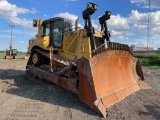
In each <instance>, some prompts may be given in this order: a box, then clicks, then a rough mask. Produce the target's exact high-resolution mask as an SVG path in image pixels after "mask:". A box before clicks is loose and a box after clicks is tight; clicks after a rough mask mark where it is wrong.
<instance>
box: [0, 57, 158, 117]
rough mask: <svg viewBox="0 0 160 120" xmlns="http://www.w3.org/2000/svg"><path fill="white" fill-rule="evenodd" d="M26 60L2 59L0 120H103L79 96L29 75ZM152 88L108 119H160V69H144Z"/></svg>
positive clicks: (119, 105) (112, 111) (124, 102)
mask: <svg viewBox="0 0 160 120" xmlns="http://www.w3.org/2000/svg"><path fill="white" fill-rule="evenodd" d="M26 63H27V61H26V60H24V59H17V60H4V59H0V120H71V119H73V120H103V119H105V118H103V117H102V116H101V115H99V114H98V113H96V112H95V111H93V110H92V109H90V108H89V107H87V106H86V105H85V104H83V103H82V102H80V100H79V99H78V96H77V95H75V94H72V93H70V92H68V91H66V90H65V89H62V88H60V87H58V86H56V85H49V84H45V83H41V82H37V81H35V80H33V79H31V78H27V77H26V75H25V66H26ZM143 71H144V75H145V78H146V80H145V81H146V82H147V83H148V84H150V85H151V86H152V88H151V89H147V90H140V91H138V92H136V93H134V94H132V95H130V96H128V97H127V98H125V99H124V100H122V101H120V102H119V103H117V104H115V105H114V106H111V107H110V108H109V109H108V110H107V111H108V117H107V119H108V120H160V69H151V68H147V67H143Z"/></svg>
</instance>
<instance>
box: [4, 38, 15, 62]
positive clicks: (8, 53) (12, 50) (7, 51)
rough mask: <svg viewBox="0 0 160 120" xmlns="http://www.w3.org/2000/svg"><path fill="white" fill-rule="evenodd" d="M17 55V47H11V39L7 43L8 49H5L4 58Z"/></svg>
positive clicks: (13, 57)
mask: <svg viewBox="0 0 160 120" xmlns="http://www.w3.org/2000/svg"><path fill="white" fill-rule="evenodd" d="M16 56H17V49H12V40H11V41H10V44H9V50H6V55H5V57H4V58H5V59H15V58H16Z"/></svg>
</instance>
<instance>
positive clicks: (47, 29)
mask: <svg viewBox="0 0 160 120" xmlns="http://www.w3.org/2000/svg"><path fill="white" fill-rule="evenodd" d="M41 29H42V30H41V31H42V34H43V36H47V35H50V24H43V25H42V28H41Z"/></svg>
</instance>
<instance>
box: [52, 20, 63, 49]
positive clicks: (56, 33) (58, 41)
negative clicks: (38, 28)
mask: <svg viewBox="0 0 160 120" xmlns="http://www.w3.org/2000/svg"><path fill="white" fill-rule="evenodd" d="M52 25H53V27H52V28H53V29H52V36H53V43H54V45H55V46H57V47H61V46H62V29H63V21H57V22H54V23H53V24H52Z"/></svg>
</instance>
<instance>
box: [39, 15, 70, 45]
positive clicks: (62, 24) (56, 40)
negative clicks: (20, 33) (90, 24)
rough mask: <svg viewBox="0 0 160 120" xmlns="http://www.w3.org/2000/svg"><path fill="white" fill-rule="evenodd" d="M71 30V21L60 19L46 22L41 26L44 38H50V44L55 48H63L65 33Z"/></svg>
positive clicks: (56, 18)
mask: <svg viewBox="0 0 160 120" xmlns="http://www.w3.org/2000/svg"><path fill="white" fill-rule="evenodd" d="M71 30H72V26H71V20H67V19H65V18H60V17H55V18H51V19H48V20H45V21H43V23H42V26H41V32H42V33H41V34H42V36H43V37H45V36H50V44H51V46H52V47H54V48H61V47H62V40H63V33H64V32H69V31H71Z"/></svg>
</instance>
